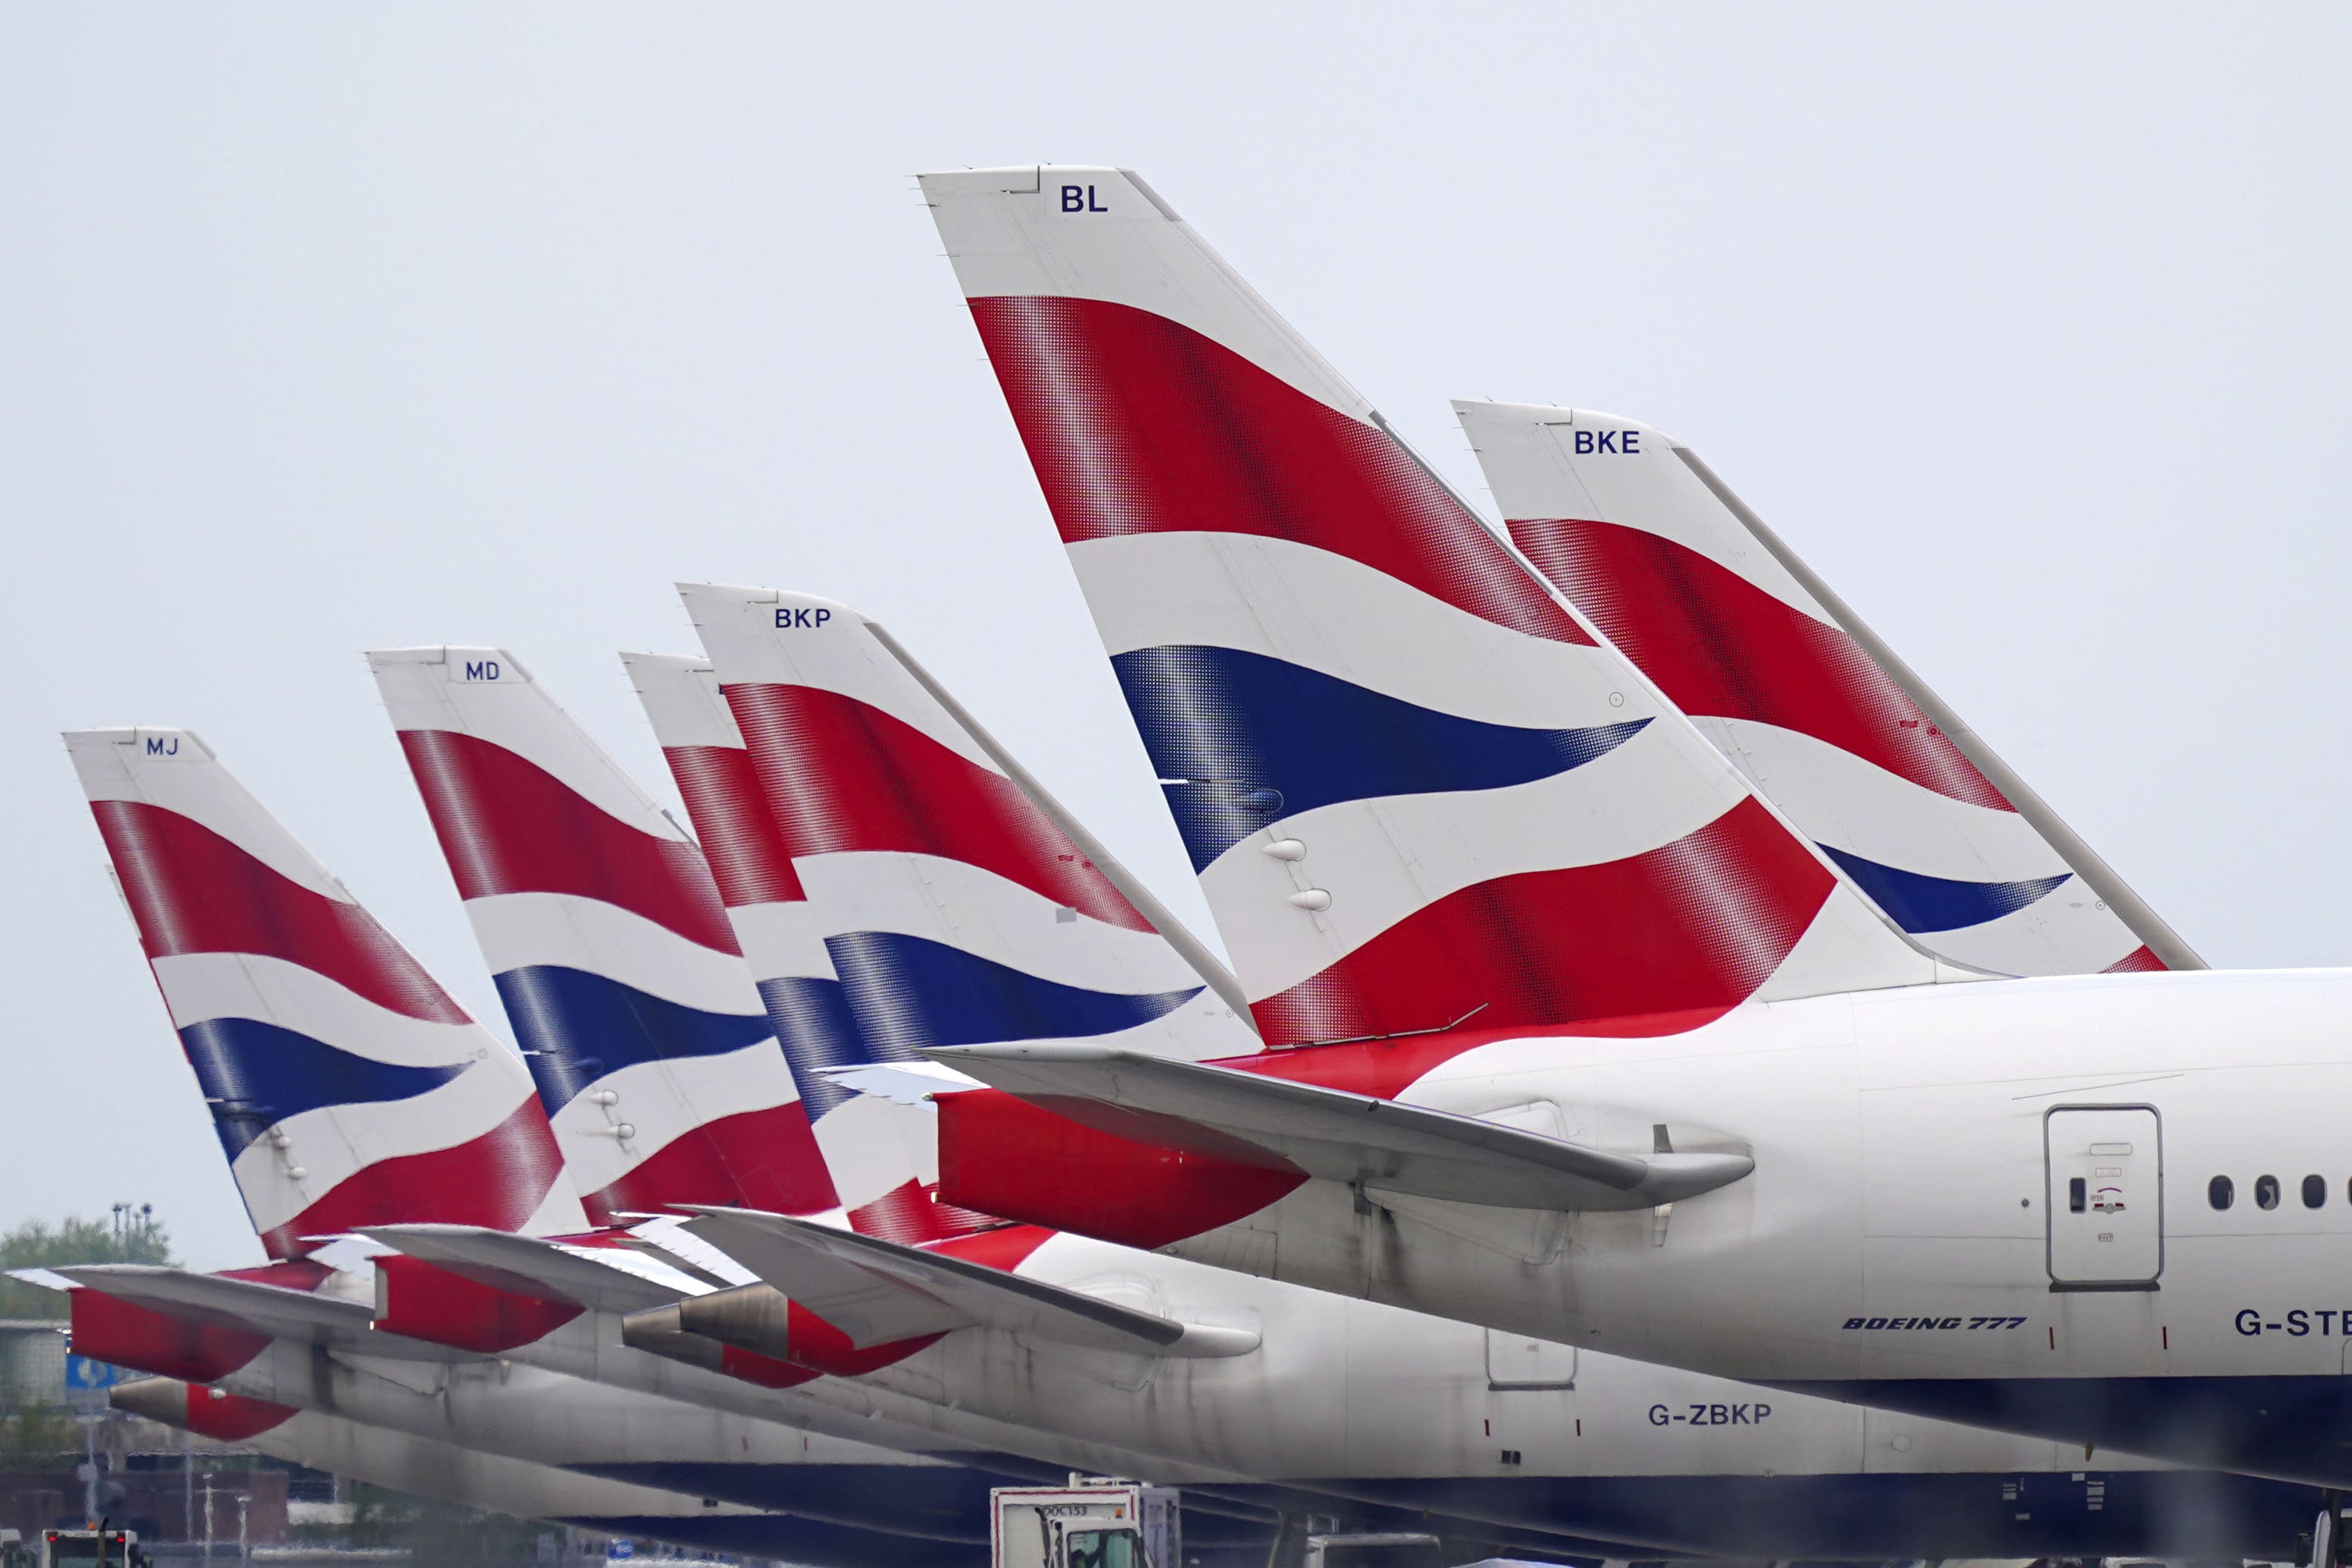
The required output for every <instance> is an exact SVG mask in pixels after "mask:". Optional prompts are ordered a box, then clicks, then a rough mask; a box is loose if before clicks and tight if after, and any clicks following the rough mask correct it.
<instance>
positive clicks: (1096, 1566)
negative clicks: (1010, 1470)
mask: <svg viewBox="0 0 2352 1568" xmlns="http://www.w3.org/2000/svg"><path fill="white" fill-rule="evenodd" d="M989 1503H990V1521H989V1531H988V1535H989V1551H990V1555H989V1563H990V1568H1180V1565H1181V1563H1182V1562H1183V1557H1182V1549H1183V1541H1182V1537H1181V1519H1180V1515H1179V1514H1178V1511H1177V1507H1176V1493H1175V1491H1174V1490H1171V1489H1170V1488H1166V1487H1155V1486H1146V1485H1145V1484H1143V1483H1142V1482H1140V1481H1129V1480H1118V1479H1112V1478H1109V1477H1103V1476H1072V1477H1071V1478H1070V1484H1069V1485H1067V1486H1063V1487H999V1488H997V1489H996V1490H994V1491H992V1492H991V1493H990V1494H989Z"/></svg>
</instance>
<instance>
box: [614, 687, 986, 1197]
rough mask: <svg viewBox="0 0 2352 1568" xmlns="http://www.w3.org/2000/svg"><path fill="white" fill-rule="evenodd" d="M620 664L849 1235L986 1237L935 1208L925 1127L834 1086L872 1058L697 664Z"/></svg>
mask: <svg viewBox="0 0 2352 1568" xmlns="http://www.w3.org/2000/svg"><path fill="white" fill-rule="evenodd" d="M622 662H623V663H624V664H625V665H626V666H627V667H628V671H629V678H630V679H631V681H633V682H634V683H635V685H636V689H637V695H638V699H639V700H640V701H641V702H642V703H643V704H644V705H645V710H646V717H647V719H648V720H650V721H651V723H652V725H653V730H654V738H655V739H656V742H658V743H659V744H660V746H661V748H662V756H663V758H665V759H666V760H667V762H668V764H669V769H670V775H671V777H672V778H673V779H676V780H677V787H678V793H679V795H680V796H681V797H682V798H683V799H684V800H685V801H686V810H687V815H688V817H689V818H690V819H692V821H693V822H694V828H695V831H696V832H697V833H698V834H699V835H700V837H701V840H702V843H703V846H704V849H705V851H706V852H707V853H708V854H709V857H710V865H711V869H712V871H713V872H714V873H716V874H717V878H718V883H719V896H720V898H721V899H722V900H723V901H724V903H725V904H726V907H727V915H728V918H729V919H730V921H732V922H733V924H734V929H735V933H736V936H737V939H738V940H739V942H740V945H741V946H742V950H743V955H744V957H745V958H746V960H747V961H748V962H749V963H750V965H751V973H752V974H753V976H754V977H756V978H757V980H758V983H759V988H760V995H761V998H763V999H764V1000H765V1002H766V1004H767V1008H768V1013H769V1017H770V1018H771V1019H772V1020H773V1022H774V1025H775V1030H776V1036H777V1038H778V1039H779V1040H781V1041H782V1043H783V1048H784V1055H785V1059H786V1061H788V1062H789V1063H790V1064H791V1067H792V1071H793V1077H794V1078H795V1079H796V1080H797V1081H798V1082H799V1085H800V1092H801V1103H802V1106H803V1110H804V1111H805V1112H806V1113H807V1116H808V1120H809V1123H810V1125H811V1126H812V1127H813V1128H814V1135H815V1139H816V1146H817V1149H818V1151H819V1154H820V1155H821V1156H822V1157H823V1159H824V1164H825V1166H826V1168H827V1171H828V1173H829V1175H830V1177H831V1180H832V1182H833V1184H834V1189H835V1193H836V1194H837V1195H838V1197H839V1199H840V1201H841V1203H842V1205H843V1206H844V1207H845V1208H846V1209H847V1210H848V1214H849V1218H850V1222H851V1223H852V1224H853V1225H855V1226H856V1228H858V1229H861V1230H866V1231H869V1232H872V1233H874V1234H876V1235H882V1236H890V1237H894V1238H897V1239H900V1240H908V1241H913V1240H922V1239H929V1238H934V1237H939V1236H947V1235H955V1234H959V1233H961V1232H964V1231H968V1230H972V1229H977V1228H982V1227H984V1226H985V1225H986V1224H987V1223H988V1220H987V1218H986V1217H985V1216H982V1215H975V1214H971V1213H968V1212H964V1211H960V1210H956V1209H953V1208H951V1207H946V1206H942V1205H940V1204H938V1203H936V1202H934V1201H933V1195H934V1188H935V1187H936V1186H937V1183H938V1179H939V1170H938V1166H939V1161H938V1155H937V1153H936V1145H937V1136H936V1134H935V1133H934V1131H933V1129H932V1126H931V1121H932V1118H931V1117H929V1115H928V1114H924V1113H920V1112H916V1111H912V1110H910V1109H909V1108H908V1107H905V1106H901V1105H894V1104H892V1103H889V1102H887V1101H885V1100H880V1099H875V1098H871V1097H867V1096H862V1095H857V1094H855V1093H853V1092H851V1091H850V1090H849V1089H847V1088H846V1087H845V1086H844V1085H843V1084H842V1083H840V1082H837V1081H836V1079H835V1076H834V1074H835V1072H836V1071H840V1070H843V1069H852V1068H856V1067H857V1066H859V1065H861V1064H865V1063H867V1062H869V1061H871V1060H872V1059H871V1058H870V1057H869V1056H868V1054H867V1052H866V1047H865V1044H864V1042H863V1040H861V1039H860V1037H859V1035H858V1032H857V1027H856V1022H855V1020H854V1019H852V1018H851V1016H850V1012H849V1006H848V1003H847V1001H846V1000H845V998H844V997H843V995H842V986H841V980H840V978H839V977H838V976H837V975H836V974H835V971H834V967H833V956H832V955H831V954H830V953H829V952H828V951H827V950H826V948H825V945H824V937H823V936H822V935H821V934H820V933H819V932H818V931H817V929H816V927H815V924H814V921H815V915H814V911H813V910H812V909H811V908H810V906H809V903H808V894H807V893H806V891H805V890H804V889H803V887H802V885H801V882H800V876H799V873H797V872H796V871H795V870H794V869H793V858H792V854H791V852H790V851H789V850H788V849H787V848H786V846H785V843H784V841H783V838H782V834H781V832H780V831H778V829H777V827H776V825H775V823H774V821H773V819H772V817H771V815H770V813H769V810H768V807H767V803H766V801H765V800H764V799H763V798H762V797H761V792H760V785H759V782H758V780H757V779H754V778H753V776H752V771H751V756H750V754H749V752H747V751H746V750H745V749H744V746H743V738H742V735H741V733H740V730H739V729H738V728H737V727H736V723H735V716H734V715H733V713H732V712H730V709H729V707H728V705H727V699H726V697H725V696H724V695H722V694H721V693H720V691H719V681H718V677H717V676H716V675H714V674H712V673H711V667H710V664H709V661H708V660H704V659H697V658H684V657H679V656H677V655H671V654H660V653H626V654H624V655H622Z"/></svg>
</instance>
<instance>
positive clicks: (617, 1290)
mask: <svg viewBox="0 0 2352 1568" xmlns="http://www.w3.org/2000/svg"><path fill="white" fill-rule="evenodd" d="M365 1234H366V1235H367V1236H369V1237H370V1238H372V1239H375V1240H377V1241H381V1242H383V1244H384V1245H386V1246H387V1247H391V1248H394V1249H397V1250H399V1251H401V1252H404V1253H406V1254H407V1255H408V1256H409V1257H411V1258H415V1259H418V1260H422V1261H424V1262H427V1263H433V1264H437V1265H438V1266H440V1267H441V1268H444V1269H447V1270H451V1271H452V1272H454V1273H458V1274H463V1275H464V1276H466V1277H467V1279H469V1280H472V1281H476V1282H477V1283H479V1284H484V1285H488V1286H489V1287H490V1288H491V1289H493V1290H498V1291H510V1292H512V1293H514V1294H516V1295H523V1296H536V1297H539V1298H540V1299H541V1300H547V1299H550V1298H551V1299H553V1300H556V1301H570V1302H572V1304H574V1305H575V1306H582V1307H586V1308H587V1309H589V1310H590V1311H591V1312H638V1311H640V1310H642V1309H644V1308H646V1307H659V1306H667V1305H668V1304H669V1303H670V1302H672V1301H677V1300H678V1299H679V1298H681V1297H684V1296H690V1295H694V1294H697V1293H698V1291H700V1290H701V1289H702V1288H703V1287H702V1286H701V1285H700V1284H699V1283H698V1281H694V1280H693V1279H691V1278H689V1277H688V1276H687V1275H685V1274H683V1273H680V1272H679V1271H678V1270H674V1269H668V1268H666V1267H664V1266H663V1265H661V1264H659V1263H656V1262H655V1261H654V1260H651V1259H646V1258H643V1257H641V1256H640V1255H638V1254H636V1253H634V1252H628V1251H625V1250H622V1249H604V1248H584V1247H565V1246H562V1245H561V1244H559V1243H557V1242H553V1241H547V1240H542V1239H540V1238H538V1237H533V1236H519V1235H516V1234H515V1233H513V1232H511V1231H506V1230H489V1229H485V1228H482V1227H480V1226H476V1225H379V1226H372V1227H370V1228H368V1229H367V1231H366V1232H365ZM607 1252H610V1253H611V1256H610V1257H607V1256H605V1255H604V1254H605V1253H607Z"/></svg>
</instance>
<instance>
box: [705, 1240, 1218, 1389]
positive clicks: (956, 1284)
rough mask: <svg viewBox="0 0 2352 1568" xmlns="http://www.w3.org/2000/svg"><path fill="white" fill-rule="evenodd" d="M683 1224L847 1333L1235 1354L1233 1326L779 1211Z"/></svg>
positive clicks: (871, 1338) (873, 1339)
mask: <svg viewBox="0 0 2352 1568" xmlns="http://www.w3.org/2000/svg"><path fill="white" fill-rule="evenodd" d="M689 1228H691V1229H693V1230H694V1231H695V1232H696V1233H697V1234H698V1235H699V1236H701V1237H702V1238H703V1239H706V1240H708V1241H709V1242H710V1243H712V1244H713V1245H714V1246H717V1247H720V1248H722V1249H725V1250H726V1251H727V1252H728V1253H729V1254H730V1256H732V1257H733V1258H734V1259H735V1260H736V1261H738V1262H740V1263H741V1264H742V1265H743V1266H744V1267H745V1268H747V1269H750V1270H752V1271H754V1272H755V1273H757V1274H758V1275H759V1276H760V1277H761V1279H762V1280H764V1281H767V1282H768V1283H769V1284H771V1285H773V1286H774V1287H775V1288H776V1289H777V1290H779V1291H782V1292H783V1293H784V1294H786V1295H787V1296H790V1297H791V1298H792V1299H793V1301H795V1302H797V1303H798V1304H800V1305H802V1306H803V1307H806V1308H807V1309H808V1310H809V1311H810V1312H814V1313H815V1314H816V1315H817V1316H819V1317H821V1318H823V1319H824V1320H825V1321H826V1322H829V1323H831V1324H833V1325H834V1326H835V1328H837V1329H839V1330H841V1331H842V1332H843V1333H845V1334H847V1335H848V1336H849V1337H850V1339H851V1341H852V1342H853V1343H856V1344H857V1345H860V1346H865V1345H871V1344H880V1343H888V1342H890V1341H893V1340H900V1339H908V1338H911V1337H913V1336H915V1335H917V1334H923V1333H944V1332H945V1331H947V1330H950V1329H957V1328H969V1327H974V1326H981V1327H987V1328H994V1329H1001V1330H1003V1331H1004V1332H1005V1333H1017V1334H1024V1335H1026V1336H1028V1337H1030V1338H1032V1339H1039V1340H1046V1341H1050V1342H1052V1343H1057V1344H1067V1345H1076V1346H1080V1347H1084V1348H1087V1349H1091V1350H1108V1351H1117V1352H1120V1353H1123V1354H1129V1355H1172V1356H1224V1355H1242V1354H1247V1353H1248V1352H1250V1351H1252V1350H1255V1349H1256V1348H1257V1343H1258V1342H1257V1336H1256V1335H1255V1334H1254V1333H1248V1332H1246V1331H1244V1330H1238V1329H1221V1328H1208V1327H1203V1326H1202V1325H1200V1324H1194V1323H1181V1322H1176V1321H1175V1320H1174V1319H1172V1318H1163V1317H1160V1316H1159V1315H1158V1314H1157V1313H1153V1312H1138V1311H1136V1310H1135V1309H1134V1308H1132V1307H1122V1306H1119V1305H1118V1304H1116V1303H1115V1302H1111V1301H1101V1300H1098V1299H1097V1298H1096V1297H1093V1296H1089V1295H1086V1294H1084V1293H1083V1292H1081V1291H1072V1290H1067V1289H1066V1288H1064V1287H1062V1286H1059V1285H1052V1284H1047V1283H1045V1281H1040V1280H1032V1279H1027V1278H1024V1277H1023V1276H1022V1275H1019V1274H1011V1273H1007V1272H1005V1271H1003V1270H998V1269H991V1268H987V1267H985V1266H983V1265H982V1264H978V1263H972V1262H968V1261H966V1260H963V1259H961V1258H957V1257H953V1256H950V1255H949V1254H947V1253H944V1252H931V1251H925V1250H922V1249H918V1248H913V1247H908V1246H905V1245H903V1244H901V1243H898V1242H895V1241H886V1240H884V1239H881V1238H880V1237H878V1236H863V1235H860V1234H858V1233H857V1232H856V1231H850V1230H835V1229H833V1228H830V1227H827V1226H822V1225H813V1224H811V1223H809V1222H808V1221H806V1220H801V1219H790V1218H785V1217H783V1216H782V1215H774V1214H753V1213H750V1212H747V1211H744V1210H740V1209H710V1210H705V1211H704V1213H703V1217H702V1218H699V1219H696V1220H693V1221H690V1222H689Z"/></svg>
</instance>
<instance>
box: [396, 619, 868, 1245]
mask: <svg viewBox="0 0 2352 1568" xmlns="http://www.w3.org/2000/svg"><path fill="white" fill-rule="evenodd" d="M368 662H369V664H370V665H371V666H372V667H373V670H374V672H375V677H376V684H377V686H378V688H379V689H380V690H381V691H382V692H383V699H384V705H385V706H386V707H387V709H389V710H390V712H391V715H392V720H393V725H394V728H396V729H397V730H398V731H399V733H400V742H401V747H402V749H403V750H404V751H405V752H406V754H407V757H408V764H409V768H410V770H411V771H412V772H413V773H414V774H415V779H416V785H417V789H418V790H419V791H420V792H421V793H422V794H423V796H424V798H425V808H426V810H427V811H428V812H429V813H430V815H431V817H432V819H433V826H434V831H435V832H436V834H437V835H438V836H439V838H440V841H441V849H442V852H443V854H444V855H445V856H446V859H447V861H448V863H449V869H450V873H451V874H452V875H453V876H454V877H455V878H456V879H457V887H458V891H459V893H460V894H462V895H463V896H464V898H465V900H466V913H467V915H468V916H469V917H470V919H471V920H472V922H473V926H474V934H475V936H476V938H477V939H478V941H479V942H480V944H481V948H482V956H483V957H484V959H485V960H487V961H488V964H489V967H490V969H491V971H492V973H493V974H494V975H495V976H496V977H497V979H498V987H499V998H500V999H501V1000H502V1001H503V1002H504V1003H505V1004H506V1009H507V1016H508V1017H509V1019H510V1020H511V1021H512V1022H513V1024H514V1029H515V1034H516V1037H517V1038H518V1039H519V1040H520V1041H521V1043H522V1047H523V1050H524V1052H525V1054H526V1056H527V1058H528V1060H529V1061H530V1064H531V1071H532V1075H533V1077H534V1078H536V1079H537V1081H538V1083H539V1089H540V1098H541V1101H542V1102H543V1103H544V1104H545V1105H546V1107H547V1112H548V1115H549V1117H550V1118H551V1121H552V1122H553V1124H554V1126H555V1131H556V1135H557V1137H558V1139H559V1140H561V1142H562V1145H563V1148H564V1153H565V1155H566V1157H567V1158H568V1159H569V1161H570V1163H571V1167H572V1173H573V1176H574V1178H575V1179H576V1180H577V1181H578V1182H579V1184H580V1186H581V1189H582V1193H583V1197H584V1198H585V1199H586V1202H587V1205H588V1208H589V1211H590V1214H591V1216H592V1217H593V1218H596V1219H598V1220H599V1221H600V1222H601V1221H603V1220H604V1219H606V1218H609V1217H610V1216H612V1215H614V1214H616V1213H624V1214H625V1213H644V1212H656V1211H659V1210H662V1209H666V1208H671V1207H682V1206H689V1205H695V1204H722V1205H732V1206H741V1207H751V1208H761V1209H771V1210H774V1211H777V1212H781V1213H786V1214H808V1213H814V1212H816V1211H819V1210H822V1209H826V1208H830V1207H833V1205H834V1195H833V1188H832V1184H831V1183H830V1182H829V1181H828V1180H827V1179H826V1176H825V1173H824V1163H823V1162H822V1161H821V1160H820V1159H819V1158H818V1156H817V1152H816V1148H815V1145H814V1142H813V1141H812V1139H811V1138H810V1135H809V1130H808V1120H807V1118H806V1117H805V1116H803V1114H802V1113H801V1107H800V1105H799V1103H798V1101H797V1095H796V1093H795V1091H794V1089H793V1078H792V1074H791V1071H790V1070H789V1069H788V1068H787V1066H786V1064H785V1061H784V1057H783V1053H782V1051H781V1050H779V1049H778V1046H777V1042H776V1038H775V1033H774V1030H773V1029H772V1026H771V1024H770V1022H769V1019H768V1017H767V1014H766V1011H765V1009H764V1008H763V1007H762V1005H761V999H760V997H759V994H758V992H757V991H756V990H755V989H754V988H753V987H752V984H751V973H750V971H749V970H748V969H747V968H745V967H744V963H743V959H742V956H741V955H740V952H739V951H738V949H737V946H736V943H735V936H734V933H733V930H732V928H731V927H730V925H729V924H728V920H727V916H726V913H725V911H724V909H723V908H722V907H721V906H720V904H719V893H718V889H717V888H716V886H715V885H714V884H713V883H712V881H711V876H710V872H709V868H708V867H707V866H706V865H705V863H704V862H703V858H702V854H701V852H700V851H699V850H698V849H697V848H696V846H695V843H694V841H693V840H692V839H690V838H688V836H687V834H686V832H685V831H684V830H683V829H681V828H680V827H679V826H678V825H677V823H676V822H675V821H672V820H671V819H670V817H669V815H668V814H667V812H665V811H664V810H662V809H661V808H660V807H659V806H658V805H657V804H656V802H655V800H653V798H652V797H651V796H650V795H648V794H646V791H645V789H644V788H643V787H642V786H640V785H639V784H638V783H637V781H636V780H635V779H633V778H632V777H630V776H629V774H628V773H627V772H626V771H625V770H624V769H623V768H621V767H620V765H619V764H618V763H616V762H614V760H613V758H611V757H610V756H609V755H608V754H606V752H605V751H604V748H603V747H600V746H598V745H597V744H596V742H595V741H594V740H593V739H592V738H590V737H589V736H588V734H587V732H586V731H584V730H583V729H582V728H581V727H580V726H579V724H578V723H577V722H576V721H575V720H573V718H572V716H571V715H570V714H569V713H567V712H565V711H564V709H563V707H562V706H561V705H560V704H559V703H557V701H556V700H555V698H554V697H553V695H551V694H550V693H549V691H548V689H547V687H546V686H545V685H543V684H542V683H541V682H539V681H537V680H535V679H533V678H532V676H531V674H530V671H529V670H528V669H527V668H525V667H524V665H523V664H522V662H521V661H520V660H519V659H517V658H516V657H515V656H514V654H513V653H510V652H509V651H508V650H506V649H503V648H439V647H436V648H404V649H396V650H391V651H386V652H379V653H371V654H369V655H368Z"/></svg>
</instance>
